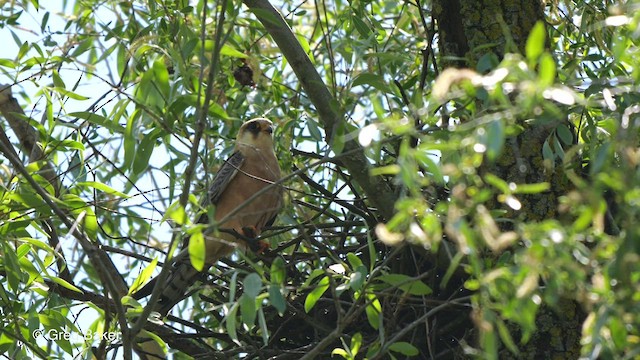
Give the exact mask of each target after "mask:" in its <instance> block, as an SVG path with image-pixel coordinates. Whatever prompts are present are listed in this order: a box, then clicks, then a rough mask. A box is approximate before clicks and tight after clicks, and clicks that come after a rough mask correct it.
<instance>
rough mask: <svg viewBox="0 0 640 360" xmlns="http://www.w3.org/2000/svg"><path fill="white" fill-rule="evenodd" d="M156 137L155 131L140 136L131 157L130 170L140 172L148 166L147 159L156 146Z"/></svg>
mask: <svg viewBox="0 0 640 360" xmlns="http://www.w3.org/2000/svg"><path fill="white" fill-rule="evenodd" d="M156 139H157V134H156V133H151V134H147V135H145V136H144V137H143V138H142V141H141V142H140V145H139V146H138V149H137V151H136V155H135V157H134V159H133V168H132V170H133V173H134V174H142V172H144V171H145V170H146V169H147V168H148V167H149V159H150V158H151V154H153V149H154V148H155V146H156Z"/></svg>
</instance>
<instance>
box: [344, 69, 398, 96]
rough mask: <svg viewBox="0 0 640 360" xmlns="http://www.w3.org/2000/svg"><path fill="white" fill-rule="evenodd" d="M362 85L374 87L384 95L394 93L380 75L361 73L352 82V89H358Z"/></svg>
mask: <svg viewBox="0 0 640 360" xmlns="http://www.w3.org/2000/svg"><path fill="white" fill-rule="evenodd" d="M360 85H369V86H372V87H374V88H376V89H378V90H380V91H382V92H383V93H386V94H391V93H393V91H392V90H391V88H390V87H389V85H388V84H387V82H386V81H385V80H384V78H383V77H382V76H380V75H378V74H372V73H361V74H358V76H356V77H355V78H354V79H353V81H352V82H351V87H356V86H360Z"/></svg>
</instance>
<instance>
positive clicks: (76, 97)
mask: <svg viewBox="0 0 640 360" xmlns="http://www.w3.org/2000/svg"><path fill="white" fill-rule="evenodd" d="M51 90H52V91H55V92H57V93H59V94H60V95H62V96H63V97H68V98H70V99H73V100H87V99H89V98H88V97H86V96H82V95H80V94H76V93H74V92H73V91H69V90H67V89H65V88H61V87H53V88H51Z"/></svg>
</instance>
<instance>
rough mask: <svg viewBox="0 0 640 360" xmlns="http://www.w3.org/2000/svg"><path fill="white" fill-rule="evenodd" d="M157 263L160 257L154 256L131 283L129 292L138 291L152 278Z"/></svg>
mask: <svg viewBox="0 0 640 360" xmlns="http://www.w3.org/2000/svg"><path fill="white" fill-rule="evenodd" d="M157 264H158V258H154V259H153V260H151V262H150V263H149V265H147V266H146V267H145V268H144V270H142V272H140V275H138V277H137V278H136V279H135V280H134V281H133V284H131V287H130V288H129V292H128V293H127V294H129V295H131V294H133V293H135V292H136V291H138V290H139V289H140V288H141V287H142V285H144V284H145V283H146V282H147V280H149V279H150V278H151V275H153V271H154V270H155V268H156V265H157Z"/></svg>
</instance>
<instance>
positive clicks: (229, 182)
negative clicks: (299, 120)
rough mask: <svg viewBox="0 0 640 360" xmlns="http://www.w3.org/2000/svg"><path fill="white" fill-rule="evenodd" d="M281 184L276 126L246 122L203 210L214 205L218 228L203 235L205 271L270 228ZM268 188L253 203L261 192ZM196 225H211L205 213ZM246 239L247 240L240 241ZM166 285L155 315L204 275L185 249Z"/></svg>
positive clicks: (141, 292)
mask: <svg viewBox="0 0 640 360" xmlns="http://www.w3.org/2000/svg"><path fill="white" fill-rule="evenodd" d="M278 180H280V166H279V165H278V159H277V158H276V154H275V153H274V151H273V123H272V122H271V121H269V120H267V119H263V118H257V119H253V120H249V121H247V122H246V123H244V124H242V126H241V127H240V131H239V132H238V135H237V137H236V143H235V149H234V152H233V154H232V155H231V157H229V158H228V159H227V160H226V161H225V162H224V164H223V165H222V167H221V168H220V170H219V171H218V173H217V174H216V176H215V178H214V179H213V182H212V184H211V187H210V188H209V192H208V196H207V197H206V199H204V201H203V204H202V205H203V207H204V208H206V207H208V206H210V205H212V206H213V207H214V214H215V215H214V219H213V220H214V221H213V222H214V223H215V224H217V227H218V230H219V231H217V232H215V235H214V234H213V233H211V234H208V235H207V234H205V251H206V255H205V268H204V269H203V271H207V270H208V268H209V267H210V266H212V265H214V264H215V263H216V262H217V261H218V260H219V259H220V258H222V257H224V256H227V255H229V254H230V253H231V252H232V251H233V249H234V248H235V247H241V248H244V247H246V245H250V244H246V241H245V240H246V239H248V238H250V239H255V238H256V237H258V236H259V235H260V233H261V232H262V229H263V228H264V227H265V226H270V225H271V224H272V223H273V221H274V220H275V217H276V214H277V213H278V211H279V210H280V207H281V206H282V187H280V186H278V185H274V183H275V182H276V181H278ZM267 187H268V189H267V190H266V191H264V192H263V193H261V194H260V195H259V196H257V197H256V198H255V199H252V200H251V201H249V202H248V200H249V199H250V198H251V197H252V196H253V195H254V194H256V193H257V192H259V191H261V190H263V189H264V188H267ZM198 223H209V219H208V216H207V214H203V215H201V216H200V218H199V219H198ZM242 238H244V239H242ZM175 259H176V262H175V263H174V265H173V269H171V274H170V275H169V278H168V281H167V283H166V284H165V285H163V290H162V294H161V296H160V300H159V301H158V304H157V305H156V307H155V309H154V310H155V311H158V312H159V313H160V314H162V315H165V314H167V313H168V312H169V311H170V310H171V308H173V306H175V305H176V304H177V303H178V302H180V301H181V300H182V298H183V297H184V295H185V293H186V292H187V289H188V288H189V287H190V286H191V285H192V284H193V283H195V281H196V280H197V278H198V277H199V275H200V272H199V271H198V270H196V269H195V268H194V267H193V266H192V265H191V262H190V260H189V254H188V249H187V248H186V247H185V248H184V249H183V250H182V251H181V252H180V253H179V254H178V255H177V256H176V257H175ZM154 280H156V279H153V280H152V281H151V282H149V283H148V284H146V285H145V286H144V287H143V288H142V289H140V290H139V291H138V292H136V293H134V294H133V297H134V298H137V299H139V298H142V297H144V296H147V295H149V294H150V293H151V291H152V289H153V287H154V286H155V283H154Z"/></svg>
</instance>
